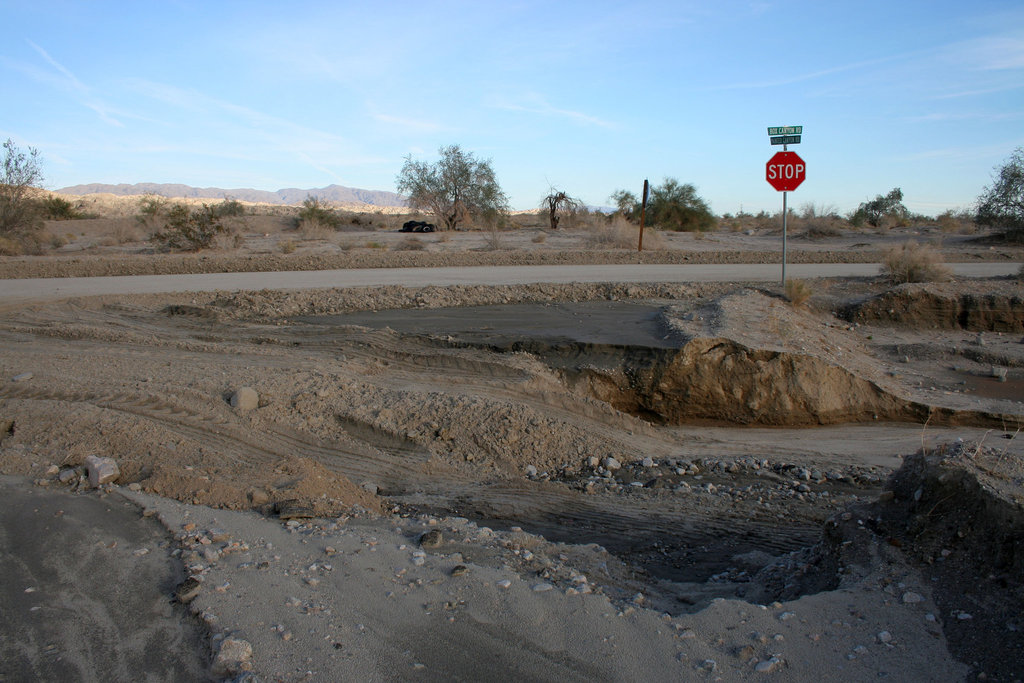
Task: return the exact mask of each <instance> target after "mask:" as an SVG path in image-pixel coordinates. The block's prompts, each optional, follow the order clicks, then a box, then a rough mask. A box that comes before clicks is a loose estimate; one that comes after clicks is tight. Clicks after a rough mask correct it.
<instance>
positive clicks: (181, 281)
mask: <svg viewBox="0 0 1024 683" xmlns="http://www.w3.org/2000/svg"><path fill="white" fill-rule="evenodd" d="M951 267H952V269H953V272H954V274H955V275H957V276H958V277H998V276H1006V275H1013V274H1016V273H1017V271H1018V269H1019V268H1020V264H1018V263H1005V262H1000V263H989V262H986V263H955V264H951ZM878 272H879V266H878V264H871V263H832V264H791V265H789V266H787V269H786V275H787V276H788V277H792V278H816V277H871V276H874V275H877V274H878ZM780 277H781V268H780V266H779V265H778V264H774V265H761V264H751V265H736V264H729V265H660V264H655V265H586V266H479V267H461V268H364V269H350V270H311V271H285V272H275V273H212V274H198V275H125V276H116V277H88V278H86V277H72V278H39V279H28V280H0V304H2V305H10V304H21V303H27V302H33V301H40V302H41V301H53V300H58V299H66V298H69V297H77V296H95V295H100V294H155V293H163V292H211V291H236V290H259V289H275V290H282V289H323V288H332V287H342V288H344V287H374V286H381V285H402V286H406V287H426V286H428V285H510V284H528V283H535V282H545V283H567V282H772V281H776V280H778V279H779V278H780Z"/></svg>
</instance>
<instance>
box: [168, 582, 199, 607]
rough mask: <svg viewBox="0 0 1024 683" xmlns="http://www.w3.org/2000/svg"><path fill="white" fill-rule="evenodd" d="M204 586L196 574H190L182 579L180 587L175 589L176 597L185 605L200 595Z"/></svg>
mask: <svg viewBox="0 0 1024 683" xmlns="http://www.w3.org/2000/svg"><path fill="white" fill-rule="evenodd" d="M202 588H203V584H202V583H200V582H199V581H198V580H197V579H196V578H195V577H194V576H190V577H188V578H187V579H185V580H184V581H182V582H181V583H180V584H179V585H178V588H177V589H176V590H175V591H174V597H175V599H176V600H177V601H178V602H180V603H181V604H183V605H187V604H188V603H190V602H192V600H193V599H194V598H195V597H196V596H197V595H199V591H201V590H202Z"/></svg>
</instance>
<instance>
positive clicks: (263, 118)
mask: <svg viewBox="0 0 1024 683" xmlns="http://www.w3.org/2000/svg"><path fill="white" fill-rule="evenodd" d="M127 86H128V87H129V88H130V89H131V90H133V91H135V92H136V93H138V94H141V95H143V96H146V97H149V98H152V99H154V100H156V101H158V102H161V103H163V104H164V105H167V106H170V107H173V108H174V109H176V110H178V111H181V112H187V113H188V114H190V115H192V116H193V117H194V120H195V121H197V122H201V125H202V126H203V127H205V128H207V129H209V130H222V131H230V135H231V137H233V138H235V143H234V145H235V147H237V145H238V144H243V145H248V146H249V147H251V148H254V149H260V150H270V151H273V152H276V153H284V154H288V155H291V156H292V158H294V159H297V160H298V161H300V162H302V163H304V164H306V165H308V166H310V167H312V168H315V169H317V170H318V171H321V172H324V173H327V174H329V175H331V176H332V177H335V178H336V179H337V177H338V176H337V174H336V173H335V172H334V171H332V170H331V169H332V168H337V167H339V166H346V167H348V166H359V165H363V164H375V163H380V162H382V161H384V159H382V158H380V157H376V156H372V155H365V154H361V153H357V152H356V151H355V150H354V147H353V145H352V144H351V141H350V140H349V139H348V138H346V137H344V136H341V135H337V134H336V133H331V132H328V131H324V130H320V129H317V128H314V127H310V126H306V125H303V124H301V123H296V122H294V121H290V120H288V119H285V118H282V117H280V116H275V115H273V114H267V113H265V112H261V111H258V110H256V109H253V108H251V107H246V106H243V105H239V104H235V103H233V102H229V101H226V100H223V99H220V98H217V97H212V96H210V95H207V94H205V93H202V92H199V91H196V90H192V89H188V88H180V87H177V86H174V85H168V84H166V83H157V82H153V81H147V80H142V79H132V80H130V81H128V82H127ZM168 125H171V124H168ZM239 141H240V142H239ZM233 148H234V147H232V146H231V145H227V146H226V149H233Z"/></svg>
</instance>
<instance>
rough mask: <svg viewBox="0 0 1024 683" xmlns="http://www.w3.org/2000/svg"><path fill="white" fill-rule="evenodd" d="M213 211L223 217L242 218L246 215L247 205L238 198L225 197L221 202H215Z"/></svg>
mask: <svg viewBox="0 0 1024 683" xmlns="http://www.w3.org/2000/svg"><path fill="white" fill-rule="evenodd" d="M213 211H214V213H216V214H217V215H218V216H220V217H221V218H240V217H241V216H244V215H245V206H243V205H242V202H240V201H238V200H237V199H232V198H231V197H225V198H224V201H222V202H221V203H220V204H214V206H213Z"/></svg>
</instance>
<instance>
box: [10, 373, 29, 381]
mask: <svg viewBox="0 0 1024 683" xmlns="http://www.w3.org/2000/svg"><path fill="white" fill-rule="evenodd" d="M30 379H32V373H31V372H23V373H21V374H19V375H15V376H14V377H12V378H11V381H12V382H27V381H29V380H30Z"/></svg>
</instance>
